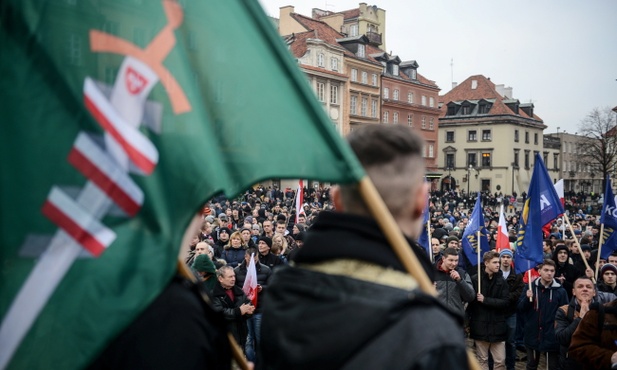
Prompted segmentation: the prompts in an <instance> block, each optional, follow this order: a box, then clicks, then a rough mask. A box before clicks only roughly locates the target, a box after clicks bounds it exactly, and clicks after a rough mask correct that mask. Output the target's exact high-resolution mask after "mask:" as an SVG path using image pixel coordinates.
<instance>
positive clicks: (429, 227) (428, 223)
mask: <svg viewBox="0 0 617 370" xmlns="http://www.w3.org/2000/svg"><path fill="white" fill-rule="evenodd" d="M426 234H427V235H428V245H429V249H428V250H429V253H428V255H429V257H430V258H431V263H433V262H435V257H433V242H432V240H433V237H432V236H431V217H430V215H429V218H428V220H427V221H426Z"/></svg>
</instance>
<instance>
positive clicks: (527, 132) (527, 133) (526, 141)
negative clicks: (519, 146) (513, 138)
mask: <svg viewBox="0 0 617 370" xmlns="http://www.w3.org/2000/svg"><path fill="white" fill-rule="evenodd" d="M525 144H529V131H525Z"/></svg>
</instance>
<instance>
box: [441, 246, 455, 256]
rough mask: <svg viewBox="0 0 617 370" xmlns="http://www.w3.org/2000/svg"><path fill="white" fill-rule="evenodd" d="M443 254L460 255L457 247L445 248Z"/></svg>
mask: <svg viewBox="0 0 617 370" xmlns="http://www.w3.org/2000/svg"><path fill="white" fill-rule="evenodd" d="M442 255H443V256H444V257H446V256H458V251H457V250H456V249H455V248H452V247H448V248H446V249H444V250H443V252H442Z"/></svg>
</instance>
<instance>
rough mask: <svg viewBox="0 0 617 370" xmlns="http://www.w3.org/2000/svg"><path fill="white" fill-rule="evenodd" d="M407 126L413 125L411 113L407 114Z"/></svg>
mask: <svg viewBox="0 0 617 370" xmlns="http://www.w3.org/2000/svg"><path fill="white" fill-rule="evenodd" d="M407 126H409V127H413V114H411V113H410V114H408V115H407Z"/></svg>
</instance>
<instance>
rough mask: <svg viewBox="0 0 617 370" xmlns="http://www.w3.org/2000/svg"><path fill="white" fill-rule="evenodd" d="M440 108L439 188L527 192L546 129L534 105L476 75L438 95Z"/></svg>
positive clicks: (504, 192) (510, 90) (508, 88)
mask: <svg viewBox="0 0 617 370" xmlns="http://www.w3.org/2000/svg"><path fill="white" fill-rule="evenodd" d="M439 107H440V109H441V115H440V118H439V147H440V148H441V159H440V167H441V168H442V169H443V171H444V177H443V178H442V183H441V186H440V187H441V189H444V190H447V189H450V188H452V189H458V190H459V191H464V192H468V191H469V192H477V191H489V192H492V193H495V192H499V191H501V192H502V193H503V194H512V192H513V191H514V192H516V193H517V194H519V195H520V194H521V193H522V192H523V191H527V189H528V187H529V182H530V180H531V175H532V172H533V165H534V155H535V154H536V153H540V154H541V155H542V154H543V135H542V133H543V130H544V129H545V128H546V126H545V125H544V123H543V121H542V119H540V117H538V116H537V115H536V114H535V113H534V111H533V110H534V105H533V104H531V103H529V104H525V103H521V102H520V101H519V100H517V99H515V98H513V94H512V88H510V87H505V86H504V85H495V84H494V83H493V82H492V81H491V80H490V79H489V78H486V77H484V76H482V75H476V76H471V77H469V78H467V79H466V80H465V81H463V82H462V83H461V84H459V85H457V86H456V87H454V88H453V89H452V90H450V91H449V92H448V93H446V94H445V95H443V96H440V102H439Z"/></svg>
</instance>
